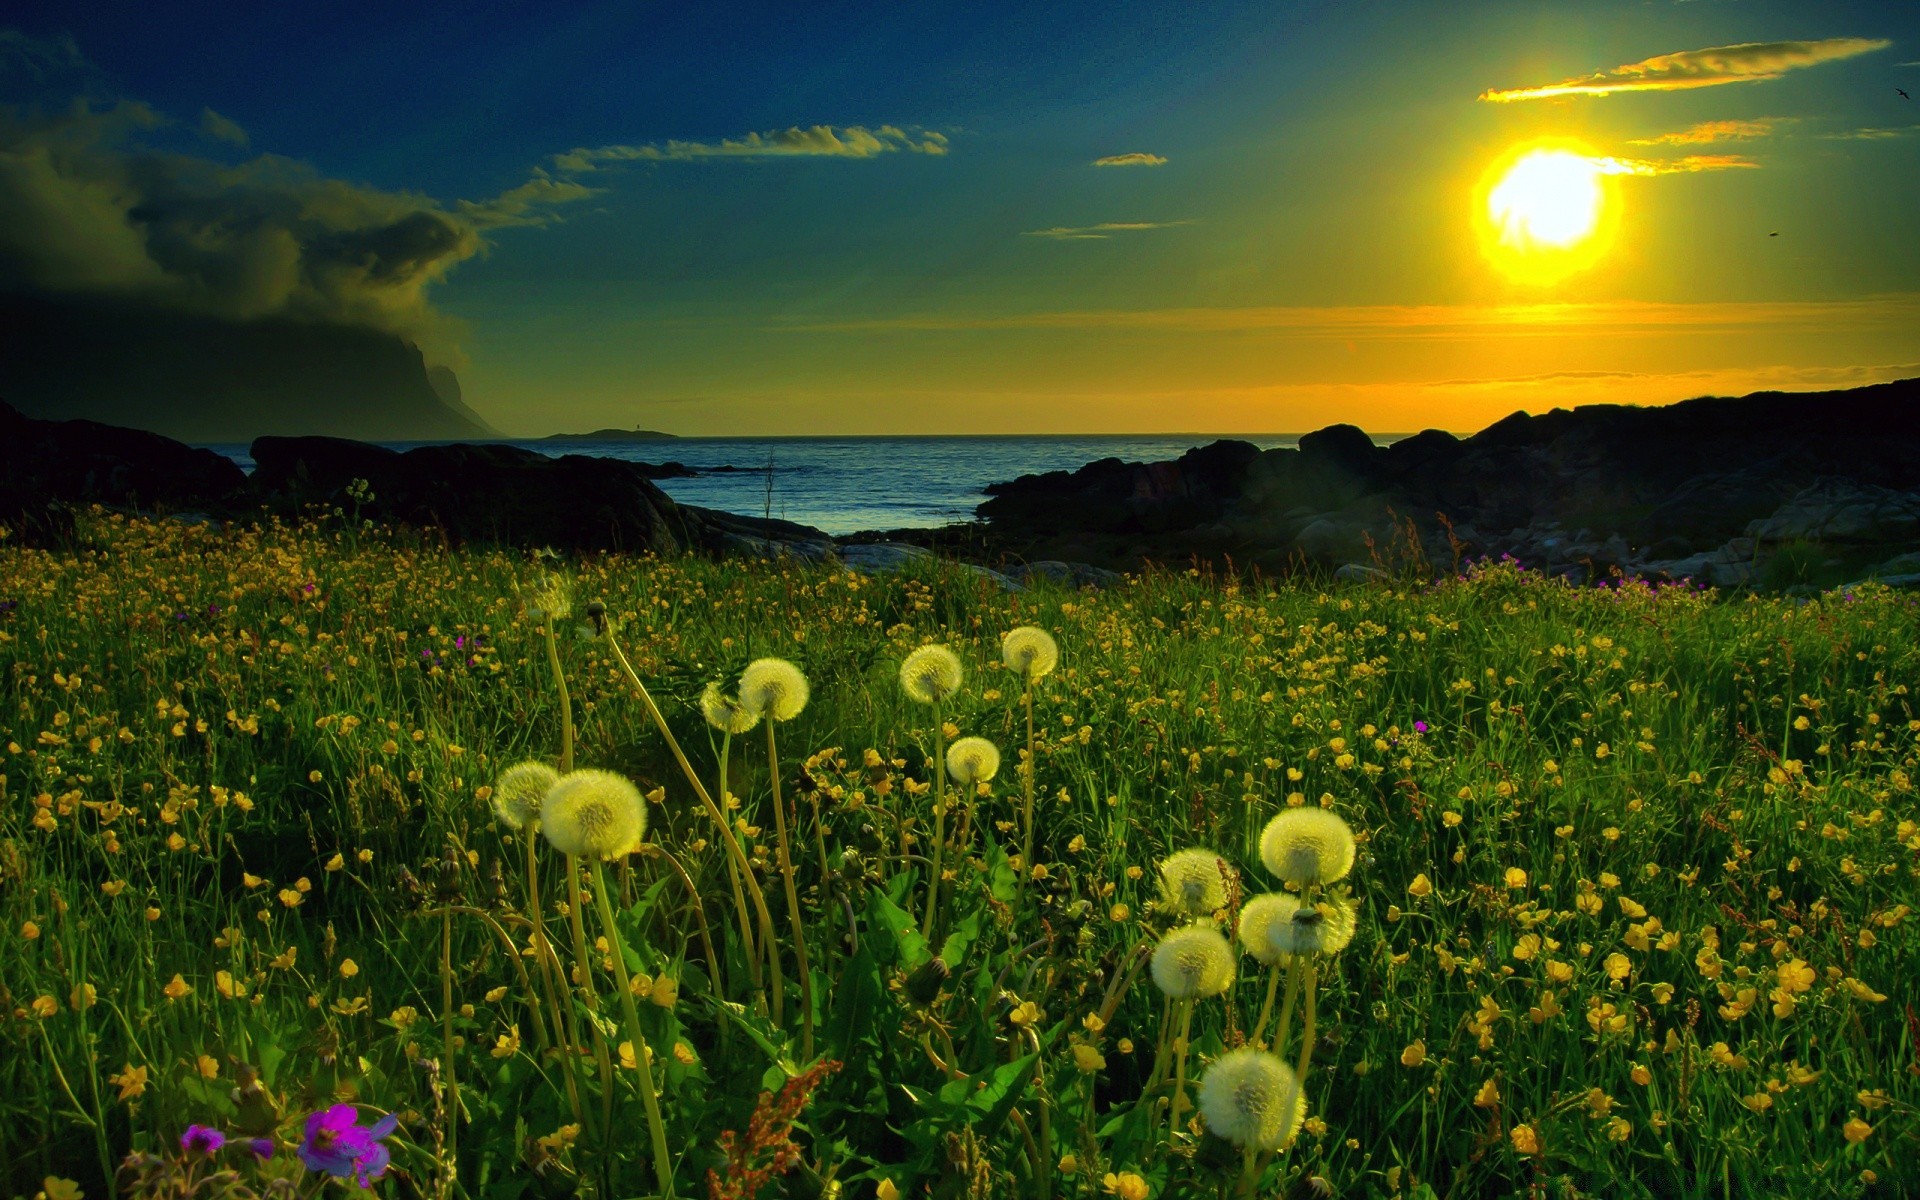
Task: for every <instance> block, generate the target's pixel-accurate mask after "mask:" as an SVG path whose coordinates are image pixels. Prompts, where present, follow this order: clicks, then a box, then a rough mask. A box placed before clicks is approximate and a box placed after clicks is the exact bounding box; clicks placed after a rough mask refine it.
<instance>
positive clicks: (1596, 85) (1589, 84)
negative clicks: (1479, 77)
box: [1480, 38, 1893, 102]
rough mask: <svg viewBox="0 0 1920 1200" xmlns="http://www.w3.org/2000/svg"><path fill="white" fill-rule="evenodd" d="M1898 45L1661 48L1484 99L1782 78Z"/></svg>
mask: <svg viewBox="0 0 1920 1200" xmlns="http://www.w3.org/2000/svg"><path fill="white" fill-rule="evenodd" d="M1891 45H1893V43H1892V42H1890V41H1888V40H1887V39H1886V38H1824V39H1822V40H1820V41H1794V42H1741V43H1739V44H1738V45H1733V46H1709V47H1707V48H1705V49H1703V50H1681V51H1679V52H1677V53H1674V54H1659V55H1655V56H1654V57H1652V58H1645V59H1641V60H1640V61H1639V62H1632V63H1624V64H1622V65H1620V66H1617V67H1615V68H1613V69H1612V70H1610V71H1596V72H1594V73H1593V74H1591V75H1585V76H1581V77H1578V78H1574V79H1563V80H1561V81H1560V82H1558V83H1548V84H1541V85H1538V86H1534V87H1518V88H1491V89H1489V90H1487V91H1484V92H1482V93H1480V99H1482V100H1494V101H1502V102H1505V101H1512V100H1539V99H1544V98H1546V97H1549V96H1609V95H1612V94H1613V93H1615V92H1668V91H1677V90H1680V89H1683V88H1701V87H1713V86H1716V85H1718V84H1722V83H1756V82H1758V81H1760V80H1763V79H1778V78H1779V77H1780V76H1781V75H1783V74H1785V73H1786V72H1788V71H1791V70H1795V69H1796V68H1799V67H1812V66H1817V65H1819V64H1820V63H1825V62H1836V61H1838V60H1840V59H1845V58H1853V57H1855V56H1856V55H1861V54H1868V53H1871V52H1872V51H1875V50H1884V49H1886V48H1887V47H1888V46H1891Z"/></svg>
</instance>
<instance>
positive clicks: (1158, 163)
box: [1093, 150, 1167, 167]
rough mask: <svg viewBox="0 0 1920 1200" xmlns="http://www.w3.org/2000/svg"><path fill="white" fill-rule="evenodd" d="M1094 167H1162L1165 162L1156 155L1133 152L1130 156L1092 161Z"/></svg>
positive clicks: (1120, 155)
mask: <svg viewBox="0 0 1920 1200" xmlns="http://www.w3.org/2000/svg"><path fill="white" fill-rule="evenodd" d="M1093 165H1094V166H1096V167H1164V166H1166V165H1167V160H1166V159H1165V158H1163V157H1161V156H1160V155H1158V154H1147V153H1145V152H1144V151H1140V150H1135V151H1133V152H1132V153H1130V154H1109V155H1107V156H1106V157H1105V158H1096V159H1094V160H1093Z"/></svg>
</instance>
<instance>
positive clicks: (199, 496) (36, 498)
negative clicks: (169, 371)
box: [0, 402, 246, 540]
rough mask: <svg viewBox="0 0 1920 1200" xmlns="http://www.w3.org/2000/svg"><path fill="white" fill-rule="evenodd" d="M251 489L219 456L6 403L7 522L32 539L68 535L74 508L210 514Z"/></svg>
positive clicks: (1, 509) (0, 499) (1, 422)
mask: <svg viewBox="0 0 1920 1200" xmlns="http://www.w3.org/2000/svg"><path fill="white" fill-rule="evenodd" d="M245 484H246V476H245V475H244V474H243V473H242V472H241V470H240V468H239V467H236V466H234V465H233V462H232V460H231V459H228V458H227V457H225V456H224V455H220V454H216V453H214V452H213V451H211V450H196V449H194V448H193V447H191V446H186V445H182V444H181V443H179V442H176V441H174V440H173V439H172V438H165V437H161V436H160V435H159V434H157V433H145V432H142V431H140V430H137V429H122V428H120V427H118V426H115V425H101V424H99V423H97V422H94V421H40V420H35V419H34V418H32V417H28V416H23V415H22V414H21V413H20V412H19V411H18V410H16V409H14V408H13V407H11V406H10V405H8V404H5V403H3V402H0V522H5V523H7V524H9V525H11V526H14V527H15V528H16V531H17V532H18V533H20V534H21V535H22V536H24V537H27V538H30V539H35V540H44V539H49V538H55V537H59V536H62V535H64V534H65V533H66V532H67V531H69V530H71V528H72V518H71V514H70V512H69V511H68V510H69V509H70V508H73V507H79V506H83V505H88V504H104V505H109V506H112V507H120V508H132V507H145V508H159V509H186V508H202V507H206V506H208V505H209V504H210V503H214V504H218V503H222V502H225V501H227V500H228V499H230V498H231V497H233V496H236V495H238V494H239V493H240V492H241V491H242V489H243V488H244V486H245Z"/></svg>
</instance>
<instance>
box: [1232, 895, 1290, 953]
mask: <svg viewBox="0 0 1920 1200" xmlns="http://www.w3.org/2000/svg"><path fill="white" fill-rule="evenodd" d="M1299 909H1300V898H1299V897H1298V896H1290V895H1288V894H1287V893H1285V892H1269V893H1267V894H1266V895H1264V896H1255V897H1254V898H1253V899H1251V900H1249V901H1247V902H1246V903H1245V904H1244V905H1242V906H1241V908H1240V930H1239V932H1240V945H1241V947H1242V948H1243V949H1245V950H1246V952H1247V953H1248V954H1251V955H1253V957H1254V958H1255V959H1256V960H1258V961H1259V962H1260V963H1262V964H1264V965H1266V966H1269V967H1271V966H1273V965H1274V964H1275V963H1279V962H1283V961H1285V959H1286V957H1287V953H1286V951H1285V950H1284V949H1283V948H1282V947H1281V946H1279V945H1278V944H1276V943H1275V942H1274V940H1273V937H1272V930H1273V929H1274V927H1276V926H1279V925H1290V924H1292V923H1293V915H1294V913H1296V912H1298V911H1299Z"/></svg>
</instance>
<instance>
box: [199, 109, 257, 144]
mask: <svg viewBox="0 0 1920 1200" xmlns="http://www.w3.org/2000/svg"><path fill="white" fill-rule="evenodd" d="M200 132H201V133H204V134H206V135H207V136H208V137H210V138H212V139H213V140H214V141H216V142H231V143H233V144H234V145H236V146H239V147H242V148H245V146H246V144H247V131H246V130H244V129H242V128H240V124H239V122H237V121H231V120H228V119H227V118H226V117H223V116H221V115H220V114H219V113H217V112H215V111H213V110H212V109H210V108H203V109H201V110H200Z"/></svg>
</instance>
